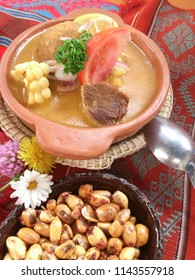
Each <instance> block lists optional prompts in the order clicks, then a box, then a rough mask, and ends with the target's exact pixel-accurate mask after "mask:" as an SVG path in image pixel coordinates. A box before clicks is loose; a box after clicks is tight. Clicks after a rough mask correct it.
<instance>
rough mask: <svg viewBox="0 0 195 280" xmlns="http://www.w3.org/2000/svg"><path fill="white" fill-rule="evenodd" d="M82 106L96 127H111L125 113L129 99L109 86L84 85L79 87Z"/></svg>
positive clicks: (101, 84) (103, 83)
mask: <svg viewBox="0 0 195 280" xmlns="http://www.w3.org/2000/svg"><path fill="white" fill-rule="evenodd" d="M81 99H82V106H83V109H84V111H85V112H86V114H87V116H88V117H89V118H90V119H91V120H92V121H93V122H94V123H95V124H96V125H101V126H102V125H106V126H108V125H113V124H116V123H117V122H119V121H120V120H121V118H122V117H123V116H124V115H125V114H126V113H127V107H128V102H129V98H128V96H127V95H125V94H124V93H123V92H121V91H120V90H118V89H117V88H115V87H114V86H112V85H111V84H109V83H108V82H100V83H98V84H84V85H83V86H82V87H81Z"/></svg>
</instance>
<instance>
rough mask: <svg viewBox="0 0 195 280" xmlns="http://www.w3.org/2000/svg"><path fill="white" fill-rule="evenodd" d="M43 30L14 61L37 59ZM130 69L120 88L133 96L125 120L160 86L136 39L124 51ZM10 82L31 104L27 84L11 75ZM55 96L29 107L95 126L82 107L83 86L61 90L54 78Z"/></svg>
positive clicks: (67, 121) (63, 120) (65, 120)
mask: <svg viewBox="0 0 195 280" xmlns="http://www.w3.org/2000/svg"><path fill="white" fill-rule="evenodd" d="M39 38H40V34H38V35H36V36H34V37H33V38H32V39H31V40H29V41H28V42H27V43H26V44H24V45H23V46H21V49H20V50H19V52H18V53H17V55H16V57H15V60H14V61H13V65H15V64H18V63H22V62H26V61H30V60H33V59H35V60H36V55H35V50H36V44H37V42H38V40H39ZM122 56H123V58H124V59H125V61H126V63H127V65H128V67H129V71H128V72H127V73H126V74H125V77H124V78H123V85H122V87H120V90H121V91H123V92H124V93H126V94H127V95H128V97H129V104H128V111H127V114H126V115H125V116H124V118H123V119H122V120H121V122H125V121H128V120H131V119H134V118H135V117H136V116H137V115H139V114H141V113H142V112H143V111H144V110H145V109H146V108H147V107H148V105H149V104H150V102H151V100H152V98H153V96H154V95H155V89H156V74H155V71H154V69H153V67H152V65H151V62H150V61H149V59H148V58H147V57H146V55H145V54H144V53H143V52H142V51H141V50H140V48H139V47H138V46H136V45H135V44H134V43H133V42H129V43H128V46H127V48H126V49H125V50H124V52H123V54H122ZM9 79H10V81H9V84H10V87H11V90H12V92H13V94H14V96H15V97H16V98H17V100H18V101H19V102H20V103H21V104H23V105H24V106H25V107H27V103H26V98H25V88H24V87H23V85H22V84H20V83H18V82H17V81H14V80H13V78H11V77H10V78H9ZM50 88H51V91H52V97H51V98H50V99H49V100H46V101H44V102H43V103H42V104H37V105H33V106H28V109H29V110H30V111H32V112H33V113H35V114H38V115H40V116H42V117H44V118H46V119H48V120H51V121H54V122H57V123H60V124H63V125H70V126H78V127H95V124H94V123H92V121H90V119H89V118H88V117H87V115H86V113H85V112H83V110H82V104H81V95H80V89H79V90H77V91H73V92H65V93H60V92H57V91H55V81H51V80H50Z"/></svg>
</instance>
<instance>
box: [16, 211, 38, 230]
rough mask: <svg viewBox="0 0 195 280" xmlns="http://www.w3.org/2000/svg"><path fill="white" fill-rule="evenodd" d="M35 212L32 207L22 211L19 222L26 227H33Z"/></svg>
mask: <svg viewBox="0 0 195 280" xmlns="http://www.w3.org/2000/svg"><path fill="white" fill-rule="evenodd" d="M36 218H37V214H36V210H35V209H33V208H28V209H25V210H23V211H22V214H21V216H20V222H21V223H22V224H23V225H24V226H26V227H33V226H34V224H35V222H36Z"/></svg>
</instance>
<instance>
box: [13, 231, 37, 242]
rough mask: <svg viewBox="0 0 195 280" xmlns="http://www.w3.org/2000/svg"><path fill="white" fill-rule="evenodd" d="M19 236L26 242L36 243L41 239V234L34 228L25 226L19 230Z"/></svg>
mask: <svg viewBox="0 0 195 280" xmlns="http://www.w3.org/2000/svg"><path fill="white" fill-rule="evenodd" d="M17 236H18V237H19V238H20V239H22V240H23V241H24V242H25V243H26V244H36V243H39V241H40V234H39V233H37V232H36V231H35V230H33V229H32V228H28V227H23V228H21V229H19V231H18V232H17Z"/></svg>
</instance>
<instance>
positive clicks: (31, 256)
mask: <svg viewBox="0 0 195 280" xmlns="http://www.w3.org/2000/svg"><path fill="white" fill-rule="evenodd" d="M42 253H43V250H42V248H41V246H40V245H39V244H33V245H31V246H30V248H29V249H28V250H27V252H26V256H25V260H41V257H42Z"/></svg>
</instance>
